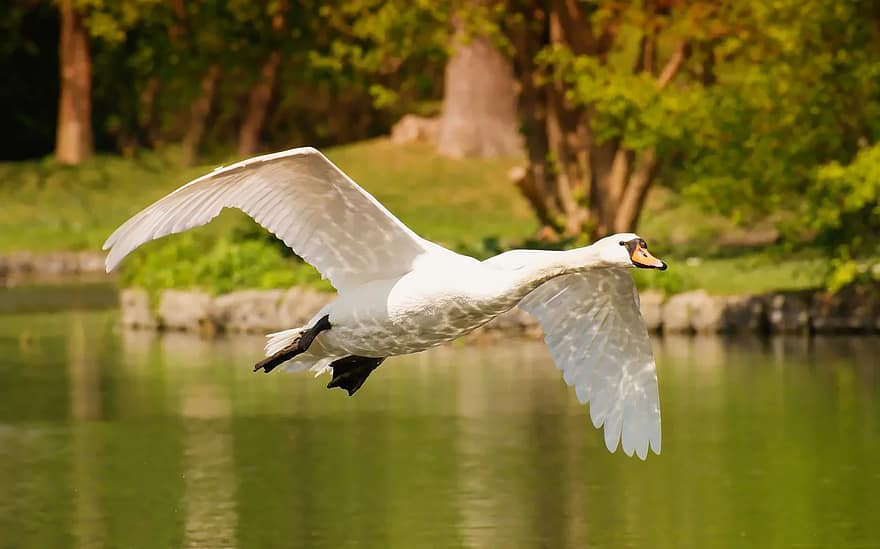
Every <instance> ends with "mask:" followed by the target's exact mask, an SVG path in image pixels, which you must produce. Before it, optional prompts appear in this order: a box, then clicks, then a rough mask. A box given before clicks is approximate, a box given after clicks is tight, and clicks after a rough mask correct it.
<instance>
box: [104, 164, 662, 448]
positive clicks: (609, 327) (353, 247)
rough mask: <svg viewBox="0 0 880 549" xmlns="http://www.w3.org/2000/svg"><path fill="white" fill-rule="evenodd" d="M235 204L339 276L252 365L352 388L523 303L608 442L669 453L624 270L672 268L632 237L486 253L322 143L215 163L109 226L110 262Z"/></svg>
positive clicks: (647, 349) (327, 273) (634, 296)
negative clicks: (412, 225)
mask: <svg viewBox="0 0 880 549" xmlns="http://www.w3.org/2000/svg"><path fill="white" fill-rule="evenodd" d="M227 207H230V208H239V209H241V210H243V211H245V212H246V213H247V214H248V215H250V216H251V217H253V218H254V219H255V220H256V221H257V222H258V223H259V224H260V225H262V226H263V227H265V228H266V229H268V230H269V231H271V232H272V233H273V234H275V235H276V236H277V237H278V238H280V239H281V240H283V241H284V243H285V244H287V246H289V247H290V248H291V249H293V250H294V251H295V252H296V253H297V254H298V255H300V256H301V257H302V258H303V259H305V260H306V261H308V262H309V263H311V264H312V265H314V266H315V267H316V268H317V269H318V270H319V271H320V272H321V274H322V275H323V276H324V277H325V278H328V279H330V282H331V283H332V284H333V286H334V287H335V288H336V289H337V290H338V292H339V294H338V296H337V297H336V299H335V300H334V301H332V302H331V303H329V304H328V305H326V306H325V307H324V308H323V309H321V310H320V311H318V313H317V314H315V316H314V317H313V318H312V319H311V320H310V321H309V322H308V324H307V325H305V326H301V327H298V328H292V329H289V330H284V331H281V332H277V333H274V334H269V335H268V336H267V337H268V343H267V344H266V356H267V358H265V359H264V360H262V361H261V362H259V363H257V365H256V367H255V368H254V371H258V370H263V371H264V372H266V373H268V372H270V371H272V369H274V368H275V367H277V366H278V365H280V364H282V363H285V362H288V361H290V364H289V369H291V370H295V371H302V370H312V371H315V372H316V373H321V372H324V371H326V370H330V371H331V372H332V376H333V377H332V379H331V381H330V383H329V384H328V385H327V387H328V388H331V387H339V388H342V389H345V390H346V391H348V394H349V395H351V394H354V392H355V391H357V390H358V389H359V388H360V386H361V385H362V384H363V383H364V381H365V380H366V378H367V376H368V375H370V373H371V372H372V371H373V370H374V369H376V368H377V367H378V366H379V365H380V364H381V363H382V361H384V360H385V359H386V358H388V357H390V356H395V355H404V354H408V353H417V352H419V351H424V350H425V349H428V348H430V347H434V346H437V345H440V344H442V343H446V342H448V341H452V340H453V339H456V338H458V337H461V336H463V335H465V334H467V333H468V332H470V331H472V330H474V329H475V328H477V327H479V326H481V325H483V324H485V323H486V322H488V321H489V320H491V319H493V318H495V317H496V316H498V315H499V314H501V313H503V312H505V311H507V310H509V309H511V308H513V307H514V306H517V305H519V306H520V307H521V308H523V309H525V310H526V311H528V312H529V313H530V314H532V315H533V316H535V317H536V318H537V319H538V321H539V322H540V324H541V327H542V328H543V330H544V333H545V334H546V335H545V341H546V342H547V345H548V346H549V348H550V353H551V354H552V355H553V358H554V360H555V362H556V365H557V366H558V367H559V369H560V370H562V372H563V377H564V379H565V382H566V383H567V384H568V385H570V386H574V390H575V393H576V394H577V399H578V401H580V402H581V403H582V404H586V403H587V402H589V403H590V416H591V418H592V421H593V424H594V425H595V426H596V427H597V428H598V427H600V426H603V425H604V428H605V445H606V446H607V447H608V450H610V451H611V452H614V451H615V450H616V449H617V447H618V444H620V443H622V444H621V445H622V446H623V451H624V452H625V453H626V455H628V456H632V455H633V453H635V454H636V455H638V456H639V457H640V458H641V459H645V458H646V456H647V454H648V449H649V448H650V449H651V450H653V451H654V452H655V453H658V454H659V453H660V404H659V396H658V393H657V373H656V370H655V368H654V358H653V355H652V353H651V344H650V341H649V339H648V333H647V330H646V328H645V326H644V324H643V322H642V319H641V315H640V313H639V304H638V303H639V297H638V293H637V291H636V288H635V285H634V284H633V280H632V278H631V277H630V275H629V273H628V272H627V269H628V268H631V267H641V268H649V269H661V270H663V269H665V268H666V264H665V263H663V262H662V261H660V260H659V259H657V258H655V257H654V256H652V255H651V254H650V253H649V252H648V249H647V244H646V243H645V241H644V240H642V239H641V238H639V236H637V235H635V234H631V233H625V234H616V235H612V236H609V237H606V238H603V239H601V240H599V241H597V242H596V243H594V244H592V245H590V246H585V247H583V248H578V249H573V250H567V251H539V250H513V251H508V252H505V253H502V254H500V255H497V256H495V257H492V258H490V259H487V260H485V261H478V260H477V259H474V258H472V257H468V256H464V255H460V254H457V253H455V252H453V251H451V250H448V249H446V248H444V247H442V246H439V245H437V244H434V243H433V242H429V241H427V240H425V239H423V238H421V237H420V236H418V235H417V234H415V233H414V232H413V231H412V230H410V229H409V228H408V227H407V226H406V225H404V224H403V223H402V222H401V221H400V220H398V219H397V218H396V217H394V216H393V215H392V214H391V213H390V212H389V211H388V210H387V209H385V207H384V206H382V204H380V203H379V202H378V201H377V200H376V199H375V198H373V197H372V196H371V195H370V194H369V193H367V192H366V191H365V190H364V189H362V188H361V187H360V186H358V185H357V184H356V183H355V182H354V181H352V180H351V179H350V178H349V177H348V176H347V175H345V174H344V173H343V172H342V170H340V169H339V168H337V167H336V166H335V165H334V164H333V163H332V162H330V160H328V159H327V158H326V157H325V156H324V155H323V154H321V153H320V152H319V151H318V150H316V149H314V148H311V147H301V148H297V149H291V150H288V151H283V152H279V153H274V154H268V155H264V156H258V157H255V158H251V159H249V160H245V161H242V162H239V163H236V164H233V165H231V166H227V167H223V168H218V169H216V170H214V171H213V172H211V173H209V174H207V175H205V176H203V177H200V178H198V179H196V180H194V181H192V182H190V183H187V184H186V185H184V186H182V187H180V188H179V189H177V190H176V191H174V192H172V193H171V194H169V195H168V196H166V197H164V198H162V199H161V200H159V201H158V202H156V203H154V204H153V205H151V206H149V207H148V208H146V209H144V210H143V211H141V212H140V213H138V214H137V215H135V216H134V217H132V218H131V219H129V220H128V221H126V222H125V223H124V224H123V225H122V226H120V227H119V228H118V229H116V231H115V232H114V233H113V234H112V235H110V238H108V239H107V242H105V243H104V249H105V250H109V253H108V255H107V259H106V266H107V272H110V271H111V270H112V269H113V268H114V267H116V266H117V265H118V264H119V262H120V261H121V260H122V259H123V258H124V257H125V256H126V255H128V254H129V253H130V252H131V251H132V250H134V249H135V248H137V247H138V246H140V245H141V244H144V243H145V242H148V241H150V240H154V239H157V238H160V237H163V236H166V235H169V234H174V233H179V232H182V231H185V230H187V229H191V228H193V227H197V226H201V225H204V224H206V223H208V222H209V221H210V220H212V219H213V218H214V217H216V216H217V215H218V214H219V213H220V211H221V210H222V209H223V208H227Z"/></svg>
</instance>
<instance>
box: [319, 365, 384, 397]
mask: <svg viewBox="0 0 880 549" xmlns="http://www.w3.org/2000/svg"><path fill="white" fill-rule="evenodd" d="M383 360H385V359H384V358H373V357H367V356H357V355H352V356H347V357H344V358H340V359H338V360H335V361H333V362H332V363H331V364H330V367H331V368H333V379H331V380H330V383H328V384H327V388H328V389H332V388H333V387H339V388H340V389H345V390H346V391H348V396H351V395H353V394H355V393H356V392H357V390H358V389H360V388H361V385H363V384H364V382H365V381H366V380H367V376H369V375H370V373H371V372H372V371H373V370H375V369H376V368H378V367H379V365H380V364H382V361H383Z"/></svg>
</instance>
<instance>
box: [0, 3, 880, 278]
mask: <svg viewBox="0 0 880 549" xmlns="http://www.w3.org/2000/svg"><path fill="white" fill-rule="evenodd" d="M8 6H9V7H8V8H7V14H6V17H5V18H4V19H3V21H2V22H0V69H2V70H3V71H4V74H6V75H9V77H8V78H7V83H6V84H4V86H3V87H2V89H0V99H2V101H3V104H4V105H5V106H6V107H7V112H8V113H9V114H8V116H6V117H4V119H3V120H2V121H0V124H2V125H3V128H2V129H3V131H2V132H0V135H2V136H3V138H2V139H3V140H4V143H3V148H2V151H3V153H2V154H3V156H4V157H5V158H7V159H22V158H30V157H38V156H42V155H47V154H50V153H53V154H54V156H55V158H56V160H57V161H58V162H59V163H63V164H78V163H80V162H83V161H84V160H85V159H87V158H88V157H89V156H90V155H91V154H92V151H93V149H97V150H98V151H99V152H109V153H118V154H122V155H126V156H131V155H135V154H137V152H138V151H139V150H144V149H157V148H159V149H166V148H169V146H170V147H171V148H175V147H179V156H178V157H179V160H180V162H181V163H182V164H184V165H189V164H194V163H197V162H198V161H199V160H200V159H201V158H215V157H218V156H225V155H227V154H230V153H235V154H237V155H239V156H247V155H253V154H256V153H258V152H260V151H265V150H275V149H281V148H287V147H291V146H296V145H301V144H312V145H318V146H323V145H332V144H342V143H348V142H352V141H356V140H361V139H365V138H369V137H373V136H377V135H382V134H385V133H387V132H388V131H389V129H390V127H391V124H392V123H393V122H394V121H396V120H398V119H399V118H400V117H401V116H403V115H404V114H407V113H416V114H420V115H427V116H437V117H438V122H437V124H438V125H437V128H438V130H437V143H436V145H437V147H438V148H439V150H440V152H441V153H444V154H446V155H449V156H452V157H464V156H492V155H517V154H521V155H522V156H523V158H524V166H523V167H524V169H523V170H522V171H521V172H520V173H519V174H518V177H517V180H516V188H517V189H518V190H519V192H520V193H521V194H522V195H524V196H525V197H526V198H527V200H528V201H529V203H530V204H531V206H532V208H533V210H534V212H535V215H536V217H537V218H538V219H539V221H540V224H541V226H542V230H541V231H540V232H539V233H538V234H539V236H541V237H542V238H546V239H550V240H555V239H560V238H561V239H567V240H575V241H576V240H585V239H588V238H594V237H596V236H599V235H602V234H606V233H609V232H615V231H628V230H633V229H635V228H636V227H637V226H638V222H639V217H640V214H641V212H642V209H643V205H644V204H645V201H646V199H647V197H648V195H649V193H650V191H651V189H652V188H653V187H655V186H657V185H662V186H665V187H668V188H671V189H674V190H675V191H676V192H677V193H678V194H677V195H676V196H678V197H679V198H680V199H681V200H692V201H695V202H697V203H700V204H702V205H703V206H704V207H705V208H707V209H709V210H711V211H715V212H718V213H721V214H723V215H726V216H730V217H731V218H733V219H735V220H737V221H738V222H740V223H750V222H753V221H755V220H759V219H760V220H768V219H769V220H771V221H772V223H774V224H775V225H776V226H777V227H778V229H779V231H780V234H781V238H782V241H783V242H786V243H788V244H789V245H790V246H798V245H800V244H801V243H803V242H808V243H814V244H819V245H821V246H822V247H824V249H826V250H829V251H832V252H833V254H834V257H835V258H836V259H835V261H838V262H840V265H841V266H845V267H846V268H843V269H841V271H840V272H848V271H847V269H849V271H852V270H853V269H854V268H855V267H853V265H855V263H853V259H854V258H858V257H859V256H863V255H865V254H869V255H870V254H877V253H878V250H877V242H878V238H877V237H878V236H880V234H878V231H880V211H878V206H877V204H878V189H880V170H878V169H877V168H876V165H877V164H876V160H877V158H878V153H877V150H878V144H877V143H878V137H880V8H878V5H877V3H876V2H873V1H871V0H842V1H840V2H826V1H823V0H799V1H795V0H779V1H776V2H772V3H767V2H762V1H757V0H744V1H734V0H720V1H709V0H641V1H639V2H612V1H599V0H596V1H585V0H510V1H507V2H497V1H494V0H456V1H452V0H449V1H444V2H434V1H429V0H413V1H409V0H387V1H385V0H381V1H380V0H352V1H343V0H328V1H317V0H264V1H259V2H252V1H245V0H193V1H184V0H169V1H163V0H11V1H10V2H9V4H8ZM520 151H521V152H520ZM512 192H513V191H512Z"/></svg>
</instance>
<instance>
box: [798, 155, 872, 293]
mask: <svg viewBox="0 0 880 549" xmlns="http://www.w3.org/2000/svg"><path fill="white" fill-rule="evenodd" d="M803 219H804V220H805V221H806V225H805V229H806V230H808V231H813V232H815V233H817V234H818V235H819V241H820V242H822V243H824V244H825V245H826V246H827V247H829V248H831V249H833V250H834V252H835V257H834V259H833V260H832V262H831V269H830V273H831V276H830V278H829V281H828V283H829V286H830V287H831V289H833V290H837V289H840V288H842V287H844V286H846V285H849V284H852V283H854V282H865V281H872V280H873V281H878V280H880V261H878V259H877V258H878V257H880V145H874V146H872V147H867V148H865V149H862V150H861V151H859V153H858V154H857V155H856V157H855V158H854V159H853V161H852V162H851V163H850V164H847V165H843V164H840V163H838V162H831V163H829V164H826V165H824V166H821V167H819V168H818V169H817V171H816V174H815V177H814V180H813V184H812V185H810V188H809V190H808V194H807V201H806V203H805V212H804V216H803Z"/></svg>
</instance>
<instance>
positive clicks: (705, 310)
mask: <svg viewBox="0 0 880 549" xmlns="http://www.w3.org/2000/svg"><path fill="white" fill-rule="evenodd" d="M331 299H333V294H328V293H322V292H318V291H315V290H311V289H308V288H291V289H289V290H242V291H238V292H232V293H229V294H224V295H220V296H216V297H212V296H210V295H208V294H206V293H204V292H200V291H190V290H165V291H163V292H162V293H161V294H160V296H159V299H158V303H156V304H155V306H153V305H152V304H151V303H150V299H149V297H148V296H147V293H146V292H145V291H144V290H140V289H133V288H130V289H125V290H122V293H121V296H120V307H121V309H122V323H123V324H124V325H125V326H127V327H131V328H143V329H150V330H153V329H164V330H178V331H190V332H199V333H204V334H211V333H215V332H218V331H225V332H232V333H266V332H272V331H277V330H283V329H287V328H293V327H297V326H301V325H303V324H305V323H306V322H308V320H309V319H310V318H311V317H312V315H314V314H315V313H316V312H317V311H318V310H319V309H320V308H321V307H322V306H324V305H325V304H326V303H327V302H329V301H330V300H331ZM641 309H642V316H643V318H644V320H645V323H646V325H647V326H648V329H649V331H651V332H654V333H658V332H663V333H700V334H711V333H763V334H766V333H779V334H810V333H880V292H878V291H877V289H876V288H856V289H852V290H847V291H844V292H841V293H839V294H836V295H829V294H825V293H821V292H810V291H800V292H779V293H770V294H765V295H756V296H714V295H709V294H708V293H706V292H704V291H702V290H698V291H693V292H685V293H681V294H676V295H672V296H668V297H667V296H664V295H663V294H662V293H660V292H655V291H651V290H648V291H645V292H642V295H641ZM510 334H514V335H524V336H536V337H537V336H540V334H541V329H540V327H539V326H538V325H537V323H536V322H535V321H534V319H532V317H530V316H529V315H528V314H527V313H525V312H523V311H521V310H519V309H513V310H512V311H510V312H508V313H505V314H503V315H501V316H499V317H498V318H497V319H495V320H493V321H492V322H490V323H489V324H487V325H486V326H485V327H483V328H482V329H481V330H479V333H478V334H477V336H479V337H494V336H500V335H510Z"/></svg>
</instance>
